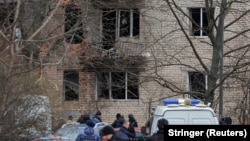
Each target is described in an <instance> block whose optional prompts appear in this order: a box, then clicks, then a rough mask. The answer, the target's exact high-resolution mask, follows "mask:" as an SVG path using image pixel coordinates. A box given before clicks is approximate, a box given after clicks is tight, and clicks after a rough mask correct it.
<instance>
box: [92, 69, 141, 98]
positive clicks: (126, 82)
mask: <svg viewBox="0 0 250 141" xmlns="http://www.w3.org/2000/svg"><path fill="white" fill-rule="evenodd" d="M107 73H108V75H109V76H108V77H109V78H108V89H109V98H107V100H137V99H128V72H123V73H125V80H124V81H125V83H124V84H125V99H114V98H113V97H112V75H111V74H112V73H119V72H107ZM138 74H139V73H138ZM98 79H99V78H98V75H97V73H96V82H97V83H96V100H98V98H99V96H100V95H99V94H98V87H100V86H98V82H99V80H98ZM137 88H138V99H139V84H137Z"/></svg>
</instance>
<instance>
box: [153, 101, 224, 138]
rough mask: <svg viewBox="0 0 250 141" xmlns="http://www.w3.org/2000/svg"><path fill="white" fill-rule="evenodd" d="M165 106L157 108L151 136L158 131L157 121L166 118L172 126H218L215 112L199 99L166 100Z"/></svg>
mask: <svg viewBox="0 0 250 141" xmlns="http://www.w3.org/2000/svg"><path fill="white" fill-rule="evenodd" d="M163 104H164V106H157V107H156V109H155V111H154V113H153V116H152V121H151V125H150V127H149V128H150V129H149V135H152V134H153V133H155V132H156V131H157V130H158V127H157V121H158V120H159V119H161V118H165V119H167V120H168V121H169V124H170V125H218V124H219V122H218V118H217V116H216V114H215V113H214V110H213V109H212V108H211V107H209V106H207V105H204V104H200V100H198V99H164V100H163Z"/></svg>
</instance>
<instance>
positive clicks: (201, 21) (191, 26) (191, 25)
mask: <svg viewBox="0 0 250 141" xmlns="http://www.w3.org/2000/svg"><path fill="white" fill-rule="evenodd" d="M192 9H200V35H193V22H192V21H191V20H189V24H190V26H189V27H190V28H191V30H190V35H191V36H195V37H207V35H204V36H203V35H202V32H203V10H204V9H205V7H189V8H188V12H189V16H190V18H191V19H192V20H193V17H192V12H191V11H190V10H192Z"/></svg>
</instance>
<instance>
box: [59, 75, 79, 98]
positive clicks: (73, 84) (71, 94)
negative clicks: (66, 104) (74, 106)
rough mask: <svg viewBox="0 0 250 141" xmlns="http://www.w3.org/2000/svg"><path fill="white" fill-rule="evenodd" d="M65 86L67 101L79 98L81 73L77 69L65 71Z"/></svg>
mask: <svg viewBox="0 0 250 141" xmlns="http://www.w3.org/2000/svg"><path fill="white" fill-rule="evenodd" d="M63 88H64V100H65V101H72V100H78V98H79V73H78V72H77V71H64V77H63Z"/></svg>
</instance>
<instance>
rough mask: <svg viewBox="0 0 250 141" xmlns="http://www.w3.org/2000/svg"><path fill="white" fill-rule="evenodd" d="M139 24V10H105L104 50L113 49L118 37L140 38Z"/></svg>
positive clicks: (103, 25)
mask: <svg viewBox="0 0 250 141" xmlns="http://www.w3.org/2000/svg"><path fill="white" fill-rule="evenodd" d="M139 23H140V19H139V10H138V9H103V13H102V29H103V48H104V49H110V48H112V47H113V45H114V42H115V39H116V38H117V37H135V36H139V32H140V30H139V29H140V27H139V26H140V24H139Z"/></svg>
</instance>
